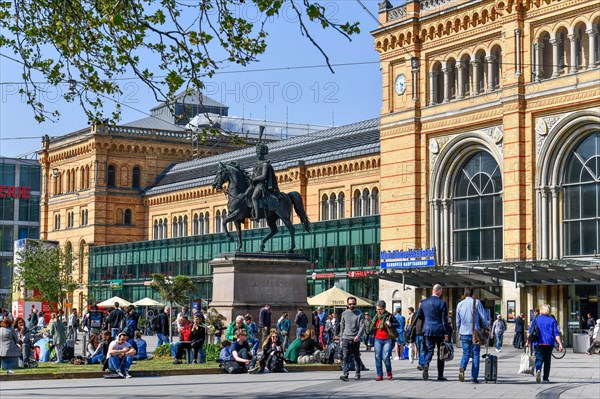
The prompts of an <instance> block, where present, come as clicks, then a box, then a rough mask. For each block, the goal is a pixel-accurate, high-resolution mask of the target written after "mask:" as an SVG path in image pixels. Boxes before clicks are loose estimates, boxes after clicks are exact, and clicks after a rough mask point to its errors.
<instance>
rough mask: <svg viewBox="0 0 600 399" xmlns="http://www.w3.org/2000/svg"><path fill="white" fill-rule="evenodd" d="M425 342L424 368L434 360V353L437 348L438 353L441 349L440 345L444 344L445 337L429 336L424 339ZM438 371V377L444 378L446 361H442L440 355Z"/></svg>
mask: <svg viewBox="0 0 600 399" xmlns="http://www.w3.org/2000/svg"><path fill="white" fill-rule="evenodd" d="M423 339H424V341H425V348H424V349H425V350H424V351H423V352H425V353H424V354H423V367H425V366H429V363H431V360H432V359H433V351H434V350H435V349H436V348H437V350H438V353H439V349H440V345H442V342H444V337H441V336H427V337H423ZM437 369H438V377H443V376H444V361H443V360H440V358H439V355H438V359H437Z"/></svg>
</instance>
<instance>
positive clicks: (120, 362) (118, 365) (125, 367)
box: [108, 355, 133, 373]
mask: <svg viewBox="0 0 600 399" xmlns="http://www.w3.org/2000/svg"><path fill="white" fill-rule="evenodd" d="M132 362H133V356H128V355H126V356H123V357H122V358H120V359H119V356H117V355H112V356H109V357H108V369H109V370H110V371H114V372H117V371H121V372H122V373H125V372H127V371H129V367H130V366H131V363H132Z"/></svg>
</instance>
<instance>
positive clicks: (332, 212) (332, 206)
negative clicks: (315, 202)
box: [329, 193, 338, 220]
mask: <svg viewBox="0 0 600 399" xmlns="http://www.w3.org/2000/svg"><path fill="white" fill-rule="evenodd" d="M337 211H338V209H337V198H336V195H335V193H332V194H331V196H330V197H329V218H330V219H331V220H334V219H337V218H338V212H337Z"/></svg>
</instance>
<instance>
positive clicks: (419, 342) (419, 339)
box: [415, 335, 425, 366]
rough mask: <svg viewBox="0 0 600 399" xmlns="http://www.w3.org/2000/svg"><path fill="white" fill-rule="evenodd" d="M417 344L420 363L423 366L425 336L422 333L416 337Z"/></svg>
mask: <svg viewBox="0 0 600 399" xmlns="http://www.w3.org/2000/svg"><path fill="white" fill-rule="evenodd" d="M415 346H416V347H417V352H418V354H419V359H418V360H419V365H420V366H423V365H424V364H425V362H424V360H423V359H424V356H423V352H424V350H423V336H422V335H417V336H416V337H415Z"/></svg>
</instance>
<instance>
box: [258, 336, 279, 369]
mask: <svg viewBox="0 0 600 399" xmlns="http://www.w3.org/2000/svg"><path fill="white" fill-rule="evenodd" d="M262 352H263V354H262V357H261V358H260V372H261V373H263V372H265V371H266V372H267V373H268V372H273V373H281V372H283V371H284V369H283V344H282V343H281V339H280V338H279V333H278V332H277V329H276V328H271V332H270V334H269V337H268V338H267V339H266V340H265V342H263V345H262Z"/></svg>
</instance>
